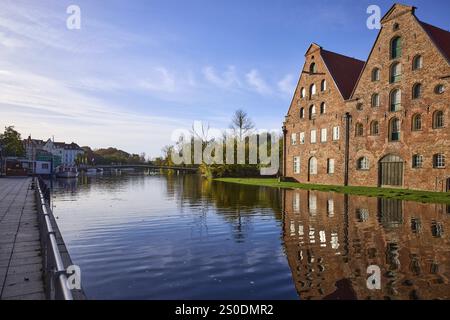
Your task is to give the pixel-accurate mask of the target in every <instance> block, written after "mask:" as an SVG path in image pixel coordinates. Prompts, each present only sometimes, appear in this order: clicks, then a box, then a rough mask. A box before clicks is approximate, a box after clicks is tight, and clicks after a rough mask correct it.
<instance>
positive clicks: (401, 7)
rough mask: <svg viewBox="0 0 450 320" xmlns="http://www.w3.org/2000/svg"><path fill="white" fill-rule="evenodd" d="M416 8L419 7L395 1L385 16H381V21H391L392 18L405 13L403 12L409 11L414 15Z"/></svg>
mask: <svg viewBox="0 0 450 320" xmlns="http://www.w3.org/2000/svg"><path fill="white" fill-rule="evenodd" d="M416 9H417V8H416V7H414V6H408V5H405V4H401V3H395V4H394V5H393V6H392V7H391V8H390V9H389V10H388V12H387V13H386V14H385V15H384V16H383V18H381V23H385V22H387V21H389V20H390V19H392V18H395V17H397V16H400V15H403V14H405V13H408V12H410V13H411V14H413V15H414V13H415V11H416Z"/></svg>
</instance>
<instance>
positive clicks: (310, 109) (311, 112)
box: [309, 105, 316, 120]
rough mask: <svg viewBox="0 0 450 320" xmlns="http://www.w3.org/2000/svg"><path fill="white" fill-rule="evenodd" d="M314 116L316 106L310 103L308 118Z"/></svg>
mask: <svg viewBox="0 0 450 320" xmlns="http://www.w3.org/2000/svg"><path fill="white" fill-rule="evenodd" d="M315 117H316V106H315V105H312V106H310V107H309V120H312V119H314V118H315Z"/></svg>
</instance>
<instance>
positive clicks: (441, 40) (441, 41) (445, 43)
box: [419, 21, 450, 62]
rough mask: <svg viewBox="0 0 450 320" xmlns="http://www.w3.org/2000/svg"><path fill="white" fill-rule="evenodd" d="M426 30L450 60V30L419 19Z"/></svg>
mask: <svg viewBox="0 0 450 320" xmlns="http://www.w3.org/2000/svg"><path fill="white" fill-rule="evenodd" d="M419 22H420V24H421V25H422V27H423V28H424V30H425V31H426V32H427V33H428V35H429V36H430V38H431V40H433V42H434V44H435V45H436V46H437V47H438V49H439V50H441V52H442V54H443V55H444V56H445V57H446V58H447V61H449V62H450V32H448V31H445V30H443V29H440V28H438V27H435V26H432V25H431V24H428V23H425V22H422V21H419Z"/></svg>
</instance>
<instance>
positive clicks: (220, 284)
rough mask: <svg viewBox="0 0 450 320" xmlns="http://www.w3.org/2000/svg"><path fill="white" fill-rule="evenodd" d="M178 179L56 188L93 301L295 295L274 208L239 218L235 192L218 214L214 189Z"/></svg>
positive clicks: (245, 210) (107, 180)
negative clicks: (228, 205)
mask: <svg viewBox="0 0 450 320" xmlns="http://www.w3.org/2000/svg"><path fill="white" fill-rule="evenodd" d="M173 179H174V180H173V181H171V182H168V180H167V179H166V177H124V178H120V179H118V178H112V177H104V178H96V179H95V180H90V181H89V182H88V183H87V184H83V183H78V184H77V185H76V186H75V188H74V185H72V186H67V185H64V184H70V182H68V181H64V182H60V181H58V182H57V184H56V185H55V187H56V189H57V190H56V191H55V197H54V206H55V208H54V210H55V215H56V216H58V218H59V219H58V224H59V226H60V229H61V231H62V233H63V236H64V239H65V241H66V243H67V245H68V248H69V251H70V253H71V255H72V258H73V260H74V263H76V264H79V265H80V266H81V269H82V272H83V274H82V276H83V286H84V287H85V290H86V293H87V295H88V297H89V298H98V299H102V298H113V299H114V298H125V299H126V298H138V299H163V298H171V299H178V298H180V299H189V298H193V299H195V298H208V299H209V298H211V299H214V298H230V299H231V298H254V299H262V298H294V299H295V298H297V294H296V291H295V287H294V286H293V285H292V277H291V273H290V269H289V266H288V263H287V261H286V258H285V256H284V252H283V251H284V249H283V247H282V243H281V241H282V239H281V229H282V224H281V220H280V219H278V220H277V219H276V218H275V214H274V212H273V210H272V209H271V208H258V207H256V208H255V209H252V208H250V207H249V206H246V205H245V204H244V205H242V206H241V208H240V213H238V212H237V211H238V210H239V209H238V207H239V206H237V204H238V198H239V194H238V193H236V194H235V195H233V196H232V197H231V200H230V201H231V202H232V203H233V202H234V204H233V205H232V206H231V208H230V209H228V208H226V206H225V207H222V208H220V209H217V208H216V207H215V205H214V198H213V195H211V194H209V195H208V194H202V192H206V193H207V192H208V190H207V187H204V186H203V188H202V187H200V189H199V192H195V191H193V190H191V191H193V192H191V191H186V188H190V186H193V188H198V187H199V182H198V181H193V182H194V183H193V184H191V185H184V184H183V178H182V177H175V178H173ZM186 179H188V180H189V179H190V180H194V179H195V180H196V179H197V178H196V177H193V176H190V177H187V178H186ZM58 183H59V184H60V185H58ZM73 190H75V191H73ZM224 201H227V199H224Z"/></svg>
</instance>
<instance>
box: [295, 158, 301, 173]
mask: <svg viewBox="0 0 450 320" xmlns="http://www.w3.org/2000/svg"><path fill="white" fill-rule="evenodd" d="M293 164H294V174H300V170H301V169H300V157H294V162H293Z"/></svg>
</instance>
